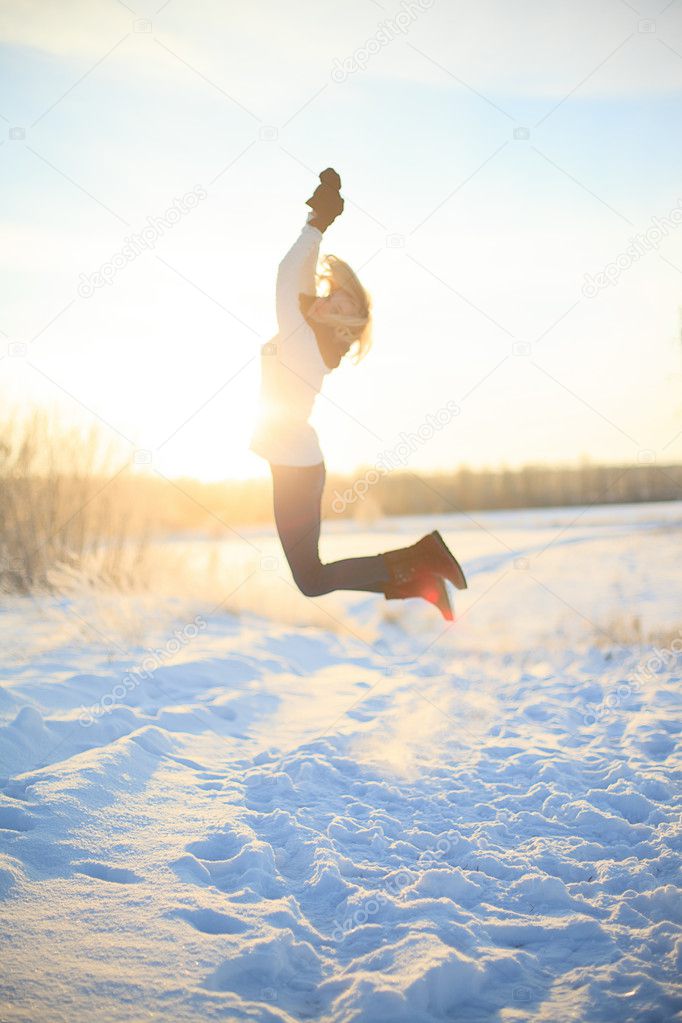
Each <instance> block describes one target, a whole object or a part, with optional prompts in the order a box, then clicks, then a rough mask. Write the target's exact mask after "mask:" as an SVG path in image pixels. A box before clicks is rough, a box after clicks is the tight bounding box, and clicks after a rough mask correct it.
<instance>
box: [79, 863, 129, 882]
mask: <svg viewBox="0 0 682 1023" xmlns="http://www.w3.org/2000/svg"><path fill="white" fill-rule="evenodd" d="M75 869H76V873H77V874H86V875H87V876H88V877H94V878H96V879H97V880H98V881H110V882H112V883H113V884H136V883H137V882H138V881H141V880H142V878H141V877H140V876H139V874H136V873H135V871H134V870H128V868H127V867H110V866H108V864H106V863H93V862H90V863H78V864H76V865H75Z"/></svg>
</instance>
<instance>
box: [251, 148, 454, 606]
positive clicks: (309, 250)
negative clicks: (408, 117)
mask: <svg viewBox="0 0 682 1023" xmlns="http://www.w3.org/2000/svg"><path fill="white" fill-rule="evenodd" d="M340 189H341V179H340V177H339V175H338V174H337V173H336V171H335V170H333V169H332V168H331V167H328V168H327V169H326V170H324V171H322V173H321V174H320V184H319V185H318V187H317V189H316V190H315V192H314V193H313V195H312V196H311V197H310V199H307V200H306V205H308V206H309V207H310V210H311V212H310V213H309V214H308V219H307V221H306V223H305V224H304V226H303V229H302V231H301V233H300V235H299V237H298V238H297V240H296V241H295V242H294V244H293V245H292V246H291V248H290V249H289V251H288V252H287V254H286V255H285V256H284V259H283V260H282V261H281V263H280V264H279V269H278V272H277V286H276V307H277V324H278V328H279V329H278V333H277V334H276V336H275V337H274V338H273V339H272V340H271V341H268V342H267V344H265V345H263V346H262V348H261V396H260V416H259V421H258V424H257V426H256V429H255V432H254V434H253V436H252V438H251V444H250V449H251V450H252V451H254V452H255V453H256V454H258V455H260V456H261V457H262V458H265V459H266V460H267V461H268V462H269V464H270V469H271V472H272V490H273V505H274V513H275V524H276V526H277V532H278V534H279V538H280V540H281V543H282V549H283V550H284V554H285V556H286V559H287V562H288V564H289V568H290V569H291V573H292V575H293V578H294V581H295V583H296V585H297V586H298V588H299V589H300V590H301V592H302V593H304V594H305V595H306V596H308V597H317V596H320V595H321V594H323V593H331V592H332V591H333V590H369V591H370V592H373V593H383V594H384V596H385V597H386V599H387V600H404V599H406V598H408V597H422V598H423V599H424V600H428V601H429V602H430V603H432V604H435V605H436V606H437V607H438V608H439V610H440V612H441V614H442V615H443V617H444V618H446V619H447V620H448V621H452V620H453V614H452V608H451V606H450V601H449V598H448V593H447V589H446V586H445V582H444V580H445V579H448V580H450V582H451V583H453V584H454V585H455V586H456V587H457V588H458V589H465V588H466V585H467V584H466V580H465V578H464V573H463V572H462V569H461V568H460V566H459V564H458V562H457V560H456V559H455V557H454V556H453V554H452V553H451V552H450V550H449V549H448V547H447V546H446V544H445V541H444V540H443V538H442V537H441V535H440V533H439V532H438V531H437V530H434V532H432V533H429V534H428V535H427V536H424V537H422V539H421V540H419V541H418V542H417V543H415V544H413V545H412V546H411V547H403V548H400V549H399V550H394V551H386V552H384V553H383V554H376V555H374V556H372V557H362V558H345V559H343V560H342V561H333V562H331V563H329V564H326V565H325V564H322V562H321V561H320V556H319V553H318V544H319V539H320V518H321V500H322V491H323V489H324V484H325V476H326V474H325V464H324V459H323V457H322V451H321V450H320V445H319V442H318V439H317V434H316V433H315V430H314V429H313V427H312V426H311V425H310V423H309V422H308V418H309V416H310V413H311V411H312V407H313V403H314V401H315V397H316V395H317V394H318V393H319V391H320V387H321V385H322V381H323V379H324V377H325V376H326V375H327V374H328V373H330V372H331V371H332V370H333V369H335V368H336V367H337V366H338V365H339V363H340V362H341V359H342V358H343V357H344V356H346V355H347V354H348V353H350V354H351V358H352V359H353V361H354V362H356V363H357V362H359V361H360V360H361V359H362V358H363V356H364V355H366V354H367V351H368V349H369V346H370V344H371V333H370V331H371V304H370V297H369V295H368V294H367V292H366V291H365V289H364V288H363V287H362V285H361V284H360V281H359V280H358V278H357V277H356V275H355V273H354V272H353V271H352V270H351V268H350V267H349V266H348V264H347V263H344V262H343V260H341V259H338V258H337V257H336V256H326V257H324V260H323V265H322V272H321V273H319V274H317V273H316V268H317V261H318V255H319V249H320V241H321V239H322V235H323V234H324V232H325V231H326V230H327V228H328V227H329V225H330V224H332V223H333V222H334V220H336V218H337V217H338V216H339V215H340V214H341V213H342V212H343V208H344V201H343V198H342V197H341V195H340ZM318 285H319V286H320V288H321V292H322V293H321V294H318V291H317V288H318Z"/></svg>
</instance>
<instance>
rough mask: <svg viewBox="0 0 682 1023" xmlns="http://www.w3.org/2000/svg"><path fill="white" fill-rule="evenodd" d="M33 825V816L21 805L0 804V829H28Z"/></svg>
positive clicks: (34, 824) (34, 823) (33, 826)
mask: <svg viewBox="0 0 682 1023" xmlns="http://www.w3.org/2000/svg"><path fill="white" fill-rule="evenodd" d="M35 826H36V821H35V818H34V817H32V816H31V815H30V813H26V811H25V810H24V809H23V808H22V807H21V806H0V830H1V831H30V830H31V828H35Z"/></svg>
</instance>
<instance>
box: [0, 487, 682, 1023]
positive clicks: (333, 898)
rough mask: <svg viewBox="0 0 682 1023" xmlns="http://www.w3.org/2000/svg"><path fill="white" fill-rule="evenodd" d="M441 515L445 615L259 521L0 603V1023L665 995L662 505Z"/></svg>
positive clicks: (670, 650)
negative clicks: (141, 572)
mask: <svg viewBox="0 0 682 1023" xmlns="http://www.w3.org/2000/svg"><path fill="white" fill-rule="evenodd" d="M437 524H438V525H439V527H440V528H441V531H442V532H443V534H444V536H445V538H446V540H447V541H448V542H449V543H450V544H451V546H452V547H453V548H454V549H455V550H456V551H457V553H458V554H459V555H460V556H461V560H462V562H463V564H464V566H465V569H466V571H467V573H468V576H469V582H470V589H469V590H468V591H467V592H465V593H462V594H457V596H456V611H457V616H458V620H457V621H456V622H455V623H454V624H451V625H450V624H448V623H446V622H444V621H443V620H442V619H441V618H440V617H439V616H438V613H437V612H436V611H435V609H433V608H431V607H429V606H427V605H422V604H420V603H419V602H417V601H409V602H407V603H398V602H386V601H384V600H383V598H381V597H376V596H374V595H366V594H352V593H349V594H331V595H329V596H327V597H322V598H319V599H316V600H308V599H306V598H305V597H303V596H301V595H300V594H299V593H298V592H297V591H296V589H295V588H294V587H293V585H292V583H291V579H290V577H289V576H288V573H287V572H286V571H284V570H283V568H282V563H281V559H278V555H279V551H278V548H277V544H276V542H275V539H274V537H273V535H272V533H271V531H269V530H267V531H257V530H255V529H252V530H248V531H241V533H242V536H241V537H237V536H235V538H234V541H233V542H230V543H225V544H222V545H220V546H217V545H216V544H214V543H211V542H208V541H206V542H195V543H194V544H186V543H181V542H178V543H174V544H168V545H167V546H166V548H165V549H163V550H161V551H159V552H157V562H158V564H157V567H156V569H155V577H154V586H153V591H152V592H151V593H149V592H148V593H138V594H129V595H126V596H124V597H122V596H120V595H116V594H114V593H110V592H106V591H104V590H100V589H96V588H87V587H86V586H85V585H77V584H76V583H75V582H73V581H72V582H71V583H70V584H69V586H68V587H67V588H66V589H65V591H64V593H63V595H62V596H61V597H59V598H56V597H51V598H49V599H47V598H41V599H35V600H29V599H18V598H17V599H14V600H9V601H6V602H5V605H4V607H3V609H2V612H1V613H0V643H1V644H2V650H3V653H2V656H1V659H0V667H1V669H2V682H3V686H2V689H0V722H1V725H2V728H1V730H0V829H1V830H0V900H1V901H0V941H1V944H0V988H1V989H2V995H3V998H2V1001H1V1002H0V1019H2V1020H3V1021H5V1020H7V1021H19V1020H21V1021H29V1020H30V1021H37V1020H40V1021H43V1020H49V1021H50V1023H60V1021H68V1023H74V1021H86V1020H87V1021H91V1020H106V1021H113V1023H115V1021H131V1023H132V1021H136V1023H137V1021H140V1020H157V1019H158V1020H161V1019H163V1020H169V1021H173V1023H176V1021H185V1020H187V1021H190V1020H191V1021H193V1023H196V1021H197V1020H241V1019H244V1020H246V1019H248V1020H256V1021H287V1023H290V1021H294V1020H319V1021H335V1023H336V1021H340V1023H346V1021H351V1020H353V1021H366V1023H369V1021H375V1020H376V1021H387V1023H393V1021H405V1023H422V1021H423V1023H426V1021H432V1020H454V1019H456V1020H459V1021H467V1023H468V1021H471V1023H475V1021H484V1020H485V1021H487V1020H495V1021H505V1023H511V1021H521V1020H533V1021H544V1023H568V1021H573V1020H580V1021H589V1023H598V1021H602V1020H614V1021H618V1023H630V1021H631V1023H654V1021H657V1023H658V1021H660V1023H667V1021H670V1020H673V1019H675V1018H678V1017H679V1015H680V1014H681V1013H682V992H681V990H680V987H679V984H678V980H679V977H680V975H681V974H682V906H681V903H680V899H679V880H680V858H679V851H680V845H681V841H680V828H679V804H680V800H679V797H680V773H679V762H678V760H676V743H677V738H678V734H679V725H680V677H681V675H682V655H681V653H680V651H681V650H682V600H680V590H681V587H680V582H681V579H680V568H681V567H682V504H658V505H646V506H642V505H640V506H632V507H621V508H592V509H550V510H542V511H533V512H514V513H511V512H507V513H495V514H493V513H488V514H476V515H474V516H471V517H463V516H451V517H440V518H439V520H438V522H437ZM434 525H436V522H435V521H434V520H431V519H401V520H382V521H379V522H377V523H374V524H372V525H371V526H369V525H367V526H363V527H358V526H357V525H354V524H352V523H341V524H338V525H336V526H335V527H334V528H333V529H330V528H328V529H327V531H326V533H325V537H324V539H323V549H322V554H323V557H325V558H327V559H330V558H331V557H334V556H339V555H341V556H342V555H344V554H347V553H350V552H351V551H353V552H356V553H375V552H376V551H378V550H384V549H387V548H390V547H395V546H397V545H398V544H399V543H401V542H412V541H413V540H415V539H417V538H418V536H420V535H421V534H422V533H423V532H424V531H426V530H429V529H432V528H434Z"/></svg>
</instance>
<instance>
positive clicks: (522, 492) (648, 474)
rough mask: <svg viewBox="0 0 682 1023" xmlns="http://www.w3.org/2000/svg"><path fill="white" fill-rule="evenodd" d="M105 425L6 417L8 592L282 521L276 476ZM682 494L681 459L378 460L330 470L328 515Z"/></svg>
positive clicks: (1, 539)
mask: <svg viewBox="0 0 682 1023" xmlns="http://www.w3.org/2000/svg"><path fill="white" fill-rule="evenodd" d="M121 448H122V445H121V444H120V443H119V444H118V446H116V445H114V444H113V443H112V441H111V438H110V437H109V436H108V435H107V434H105V433H104V432H103V431H102V430H101V428H100V427H98V426H90V427H87V428H85V427H84V428H77V427H64V426H62V425H60V424H59V422H58V421H57V422H55V421H54V420H53V418H51V417H50V416H49V415H48V414H46V413H43V412H41V411H40V410H37V411H36V412H35V413H34V414H33V415H31V416H30V417H28V418H24V419H22V418H21V417H18V416H12V415H9V416H7V418H6V419H5V420H4V421H0V593H1V592H3V591H4V592H11V593H29V592H33V591H36V590H38V589H45V588H48V589H50V588H58V587H59V586H61V585H63V582H64V580H65V579H66V578H67V577H71V576H73V574H74V573H77V574H79V576H80V575H82V573H83V572H84V571H85V572H86V573H87V577H88V578H90V579H92V580H95V579H99V580H106V581H108V582H110V583H113V584H114V585H117V586H126V585H132V584H135V583H137V582H138V581H139V580H140V578H141V575H142V573H143V571H144V569H145V565H146V560H147V555H148V553H149V548H150V543H149V541H150V540H152V539H155V538H162V537H164V536H168V535H169V534H187V533H195V534H196V533H201V534H204V535H206V534H208V535H213V536H215V537H217V538H228V537H230V536H236V535H239V533H240V530H241V529H243V528H244V527H245V526H248V525H249V524H251V523H253V524H256V523H262V522H267V523H272V490H271V482H270V479H269V477H267V476H266V477H265V478H261V479H255V480H241V481H239V480H229V481H224V482H221V483H201V482H199V481H197V480H192V479H168V478H167V477H166V476H164V475H162V474H161V473H160V472H157V471H155V468H154V465H153V463H152V464H151V465H150V466H149V468H148V469H145V470H144V471H135V469H134V467H133V462H132V460H131V458H130V452H129V451H127V450H121ZM679 499H682V466H679V465H655V464H635V465H620V466H618V465H591V464H584V465H581V466H577V467H548V466H526V467H525V468H523V469H505V468H501V469H483V470H477V471H474V470H472V469H468V468H460V469H457V470H455V471H453V472H440V473H416V472H412V471H411V470H410V469H409V468H407V467H405V468H400V469H395V470H393V471H388V470H387V469H384V470H383V471H380V470H379V469H377V468H375V467H372V468H367V469H360V470H358V471H357V472H356V473H354V474H353V475H344V476H341V475H337V474H333V473H330V474H329V475H328V480H327V486H326V489H325V493H324V497H323V509H322V510H323V515H324V516H325V517H326V518H328V519H334V518H340V517H343V518H355V519H358V520H360V521H363V522H371V521H372V520H373V519H376V518H378V517H380V516H382V515H426V514H431V513H437V514H448V513H452V512H458V511H463V512H472V511H483V510H486V509H504V508H510V509H511V508H537V507H547V506H565V505H592V504H622V503H631V502H638V501H671V500H679Z"/></svg>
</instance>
